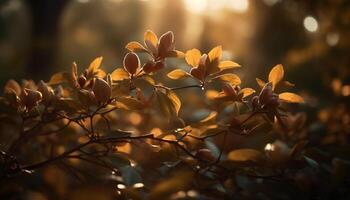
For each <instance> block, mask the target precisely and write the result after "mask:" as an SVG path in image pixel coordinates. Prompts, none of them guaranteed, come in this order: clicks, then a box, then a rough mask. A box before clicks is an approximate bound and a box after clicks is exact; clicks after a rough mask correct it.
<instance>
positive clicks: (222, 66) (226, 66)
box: [219, 60, 241, 70]
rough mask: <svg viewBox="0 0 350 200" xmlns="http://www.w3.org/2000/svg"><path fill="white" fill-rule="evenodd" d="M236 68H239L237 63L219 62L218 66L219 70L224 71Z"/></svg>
mask: <svg viewBox="0 0 350 200" xmlns="http://www.w3.org/2000/svg"><path fill="white" fill-rule="evenodd" d="M236 67H241V66H240V65H239V64H238V63H236V62H233V61H230V60H226V61H221V62H220V64H219V68H220V70H225V69H233V68H236Z"/></svg>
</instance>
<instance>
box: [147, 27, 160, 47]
mask: <svg viewBox="0 0 350 200" xmlns="http://www.w3.org/2000/svg"><path fill="white" fill-rule="evenodd" d="M144 40H145V41H149V42H151V44H152V45H153V46H154V47H157V44H158V37H157V35H156V34H154V33H153V31H151V30H147V31H146V32H145V34H144ZM146 45H147V44H146Z"/></svg>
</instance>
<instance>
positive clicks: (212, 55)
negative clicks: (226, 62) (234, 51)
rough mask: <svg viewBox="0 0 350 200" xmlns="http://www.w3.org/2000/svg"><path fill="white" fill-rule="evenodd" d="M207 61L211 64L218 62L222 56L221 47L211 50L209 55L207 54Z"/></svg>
mask: <svg viewBox="0 0 350 200" xmlns="http://www.w3.org/2000/svg"><path fill="white" fill-rule="evenodd" d="M208 56H209V59H210V61H211V62H212V61H213V60H215V59H218V60H220V59H221V56H222V48H221V46H217V47H215V48H213V49H212V50H211V51H210V52H209V53H208Z"/></svg>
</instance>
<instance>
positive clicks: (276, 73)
mask: <svg viewBox="0 0 350 200" xmlns="http://www.w3.org/2000/svg"><path fill="white" fill-rule="evenodd" d="M283 76H284V70H283V65H281V64H278V65H276V66H274V67H273V68H272V69H271V71H270V73H269V82H272V90H274V89H275V86H276V85H277V83H279V82H280V81H281V80H282V79H283Z"/></svg>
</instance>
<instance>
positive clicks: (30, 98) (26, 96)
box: [21, 88, 42, 110]
mask: <svg viewBox="0 0 350 200" xmlns="http://www.w3.org/2000/svg"><path fill="white" fill-rule="evenodd" d="M22 93H23V95H21V96H22V98H21V100H22V103H23V104H24V105H25V106H26V108H27V110H31V109H32V108H34V107H35V106H37V105H38V103H39V102H40V101H41V99H42V94H41V93H40V92H38V91H35V90H32V89H27V88H25V89H24V90H23V91H22Z"/></svg>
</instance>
